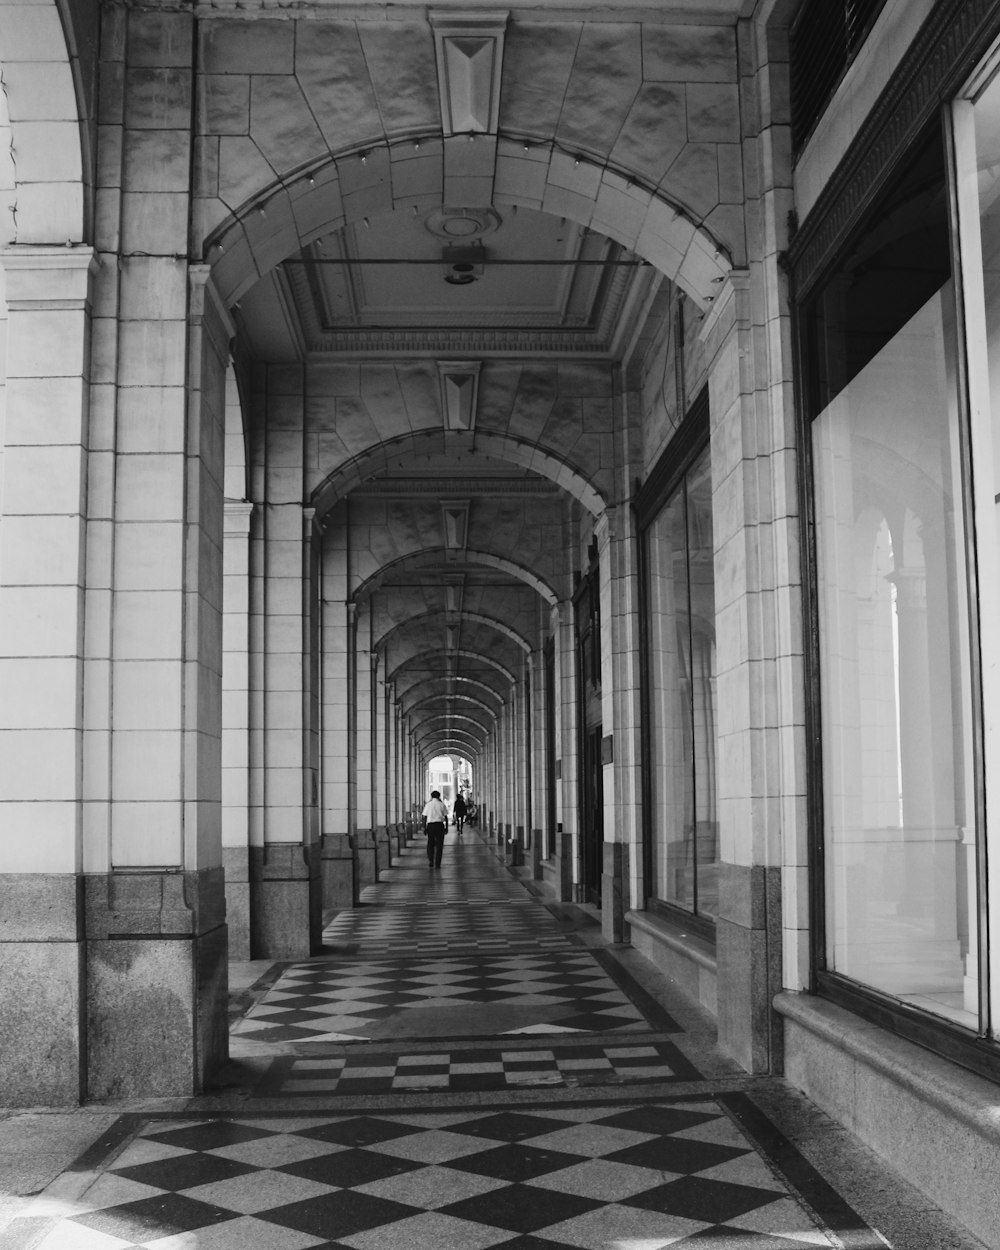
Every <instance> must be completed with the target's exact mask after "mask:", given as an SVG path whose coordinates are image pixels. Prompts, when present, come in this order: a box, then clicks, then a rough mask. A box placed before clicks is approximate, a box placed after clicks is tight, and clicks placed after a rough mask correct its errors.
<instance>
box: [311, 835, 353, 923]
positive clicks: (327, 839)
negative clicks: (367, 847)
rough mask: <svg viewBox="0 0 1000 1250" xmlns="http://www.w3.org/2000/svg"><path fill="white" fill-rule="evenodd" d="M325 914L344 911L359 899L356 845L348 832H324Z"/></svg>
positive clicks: (322, 851)
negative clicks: (355, 866) (355, 858)
mask: <svg viewBox="0 0 1000 1250" xmlns="http://www.w3.org/2000/svg"><path fill="white" fill-rule="evenodd" d="M320 855H321V860H322V877H323V914H324V915H325V914H326V913H327V912H329V911H343V910H344V908H346V907H353V906H354V905H355V903H356V902H357V901H358V891H357V883H356V881H355V872H354V847H353V845H352V843H351V835H350V834H348V833H324V834H323V841H322V850H321V851H320Z"/></svg>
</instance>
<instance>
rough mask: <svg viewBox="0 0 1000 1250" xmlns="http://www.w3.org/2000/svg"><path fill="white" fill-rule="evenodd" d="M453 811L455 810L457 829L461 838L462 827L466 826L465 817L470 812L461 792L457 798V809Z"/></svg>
mask: <svg viewBox="0 0 1000 1250" xmlns="http://www.w3.org/2000/svg"><path fill="white" fill-rule="evenodd" d="M453 810H454V816H455V828H456V829H457V830H458V833H459V837H461V835H462V826H463V825H464V824H465V817H466V815H467V813H468V810H469V809H468V808H467V807H466V806H465V799H464V798H463V797H462V792H461V791H459V793H458V794H457V796H456V797H455V807H454V809H453Z"/></svg>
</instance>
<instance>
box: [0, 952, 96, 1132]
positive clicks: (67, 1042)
mask: <svg viewBox="0 0 1000 1250" xmlns="http://www.w3.org/2000/svg"><path fill="white" fill-rule="evenodd" d="M83 970H84V961H83V952H82V948H81V945H80V943H78V942H66V941H47V942H38V941H34V942H10V941H8V942H4V943H3V944H2V945H0V1055H2V1056H3V1060H2V1062H0V1106H4V1107H39V1106H75V1105H76V1104H77V1103H78V1102H79V1100H80V1097H81V1094H82V1091H83V1083H82V1074H81V1071H80V1066H81V1062H82V1056H83V1044H82V1027H83V1025H82V1014H83V1010H84V1001H85V1000H84V990H83Z"/></svg>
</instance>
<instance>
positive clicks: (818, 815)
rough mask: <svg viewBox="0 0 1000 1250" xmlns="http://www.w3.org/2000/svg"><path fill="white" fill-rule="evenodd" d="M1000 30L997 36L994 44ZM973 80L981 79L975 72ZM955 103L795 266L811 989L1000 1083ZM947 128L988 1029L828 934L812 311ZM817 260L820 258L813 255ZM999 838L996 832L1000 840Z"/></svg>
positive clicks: (941, 107)
mask: <svg viewBox="0 0 1000 1250" xmlns="http://www.w3.org/2000/svg"><path fill="white" fill-rule="evenodd" d="M998 35H1000V31H995V32H994V34H993V36H992V38H991V42H993V41H995V39H996V38H997V36H998ZM966 76H967V77H969V76H971V71H968V73H967V75H966ZM962 98H964V92H963V91H961V90H955V91H954V93H953V95H952V101H954V100H957V99H962ZM951 110H952V102H947V103H943V104H942V103H941V102H940V101H937V102H936V104H935V108H934V110H933V112H932V114H931V115H930V117H929V118H926V119H925V121H924V125H923V126H922V127H921V128H920V129H919V130H918V131H916V132H915V133H913V134H911V136H910V138H909V141H908V142H907V143H906V145H905V147H904V149H903V150H902V151H900V152H897V153H896V159H895V160H894V161H893V163H892V166H891V168H888V169H885V170H884V171H883V173H882V176H881V177H878V178H876V179H874V181H873V183H872V184H871V185H870V186H869V188H868V195H867V197H866V211H865V212H864V213H863V214H859V215H858V216H857V217H856V218H855V219H854V221H853V222H852V225H851V228H850V230H847V231H843V232H842V233H841V236H840V238H839V240H838V244H837V246H836V248H830V249H828V250H827V252H826V255H825V256H824V258H823V263H822V264H821V265H816V266H815V267H814V268H812V269H811V270H810V269H808V268H806V267H805V266H801V265H800V268H799V270H798V272H797V271H796V266H795V263H794V261H793V264H792V271H791V276H792V286H793V298H792V301H791V303H792V317H793V343H794V352H795V394H796V408H797V414H798V430H799V438H798V462H799V503H800V516H801V518H802V543H801V549H800V559H801V574H802V588H803V608H804V611H803V643H804V676H805V688H806V700H805V705H806V711H805V716H806V735H807V771H808V778H809V781H808V822H809V905H810V916H811V920H810V984H809V990H810V992H811V993H814V994H816V995H818V996H821V997H823V998H826V999H828V1000H829V1001H831V1002H833V1003H835V1004H836V1005H838V1006H841V1007H843V1008H845V1009H846V1010H848V1011H850V1012H852V1013H853V1014H855V1015H857V1016H859V1017H861V1018H863V1019H865V1020H868V1021H869V1022H871V1023H873V1024H876V1025H877V1026H878V1027H880V1028H882V1029H885V1030H886V1031H888V1032H890V1033H893V1034H895V1035H897V1036H899V1037H901V1038H904V1039H906V1040H908V1041H911V1042H914V1043H916V1044H918V1045H920V1046H923V1047H925V1048H926V1049H929V1050H931V1051H934V1052H935V1053H937V1054H939V1055H941V1056H943V1057H944V1058H947V1059H949V1060H952V1061H954V1062H956V1063H959V1064H961V1065H962V1066H964V1067H966V1068H968V1069H970V1070H972V1071H974V1072H976V1073H979V1074H980V1075H983V1076H986V1077H988V1078H989V1079H991V1080H1000V1043H998V1039H996V1038H993V1037H991V1036H990V1027H991V1021H990V1014H989V1008H988V1002H989V990H990V984H989V979H990V961H989V951H988V945H989V915H988V911H987V890H986V886H985V884H984V882H985V877H984V870H985V857H986V853H987V826H986V823H985V787H984V770H983V705H982V689H983V688H982V681H981V663H982V652H981V628H980V620H979V611H978V600H977V578H978V577H979V566H978V560H977V552H976V525H975V517H974V500H973V492H972V481H973V476H972V448H971V441H970V437H971V431H970V399H969V361H968V356H967V350H966V335H965V332H964V331H965V298H964V293H963V285H962V254H961V238H960V236H959V229H958V226H959V220H960V215H959V213H958V205H957V203H956V190H955V183H956V180H955V152H954V133H953V128H952V111H951ZM935 127H936V128H937V129H938V132H939V135H940V142H941V144H942V148H943V155H944V176H945V183H946V192H947V196H948V204H949V223H948V228H949V241H950V262H951V280H952V283H953V289H954V314H955V318H956V337H957V339H958V342H959V351H958V353H957V362H956V363H957V369H956V380H955V397H956V401H957V405H958V424H959V454H960V457H961V466H960V467H961V479H962V500H961V509H962V514H963V526H964V530H965V536H966V538H965V555H966V560H965V565H966V567H965V586H966V596H967V601H968V621H969V649H970V668H971V671H970V685H971V690H970V695H971V699H972V730H973V737H972V743H971V768H972V770H973V789H974V818H975V823H976V839H977V856H978V869H979V871H978V876H977V900H976V908H975V910H976V914H977V916H978V922H979V923H978V935H979V936H978V941H979V954H980V960H979V967H980V984H979V987H978V988H979V1001H980V1018H979V1026H978V1029H976V1030H973V1029H971V1028H966V1027H965V1026H963V1025H961V1024H959V1023H958V1022H955V1021H952V1020H949V1019H947V1018H945V1017H941V1016H935V1015H933V1014H932V1013H930V1012H926V1011H922V1010H920V1009H919V1008H915V1007H912V1006H910V1005H909V1004H907V1003H904V1002H903V1001H901V1000H900V999H896V998H893V997H892V996H891V995H889V994H887V993H885V992H883V991H880V990H878V989H875V988H873V987H871V986H867V985H864V984H862V983H860V982H857V981H854V980H851V979H850V978H849V977H847V976H845V975H843V974H840V973H837V972H834V971H831V970H830V969H828V967H827V957H828V936H827V914H826V912H827V906H826V902H827V900H826V873H825V868H826V850H827V848H826V843H825V834H826V830H825V806H824V789H823V785H824V776H823V751H822V724H821V703H820V695H821V690H820V657H821V646H820V632H819V594H820V587H819V580H818V558H817V523H816V513H815V501H816V489H815V479H814V473H815V465H814V460H813V448H812V424H813V420H814V419H815V416H816V415H818V414H817V412H816V411H815V409H816V403H815V396H814V387H815V380H816V379H815V376H814V373H813V372H811V370H812V369H813V365H812V361H813V359H814V358H815V353H816V345H815V344H813V343H811V342H810V341H809V340H810V334H811V331H812V326H813V322H812V319H811V318H810V317H809V316H808V315H807V310H808V308H809V307H810V306H811V300H812V298H813V297H815V296H816V295H818V294H819V292H820V291H821V290H822V289H823V287H824V286H825V284H826V283H827V281H828V280H829V279H830V278H831V276H832V275H833V274H834V272H835V270H836V267H837V264H838V262H840V261H841V260H842V259H843V258H844V256H845V255H846V254H847V253H848V252H849V251H850V250H851V248H852V247H853V246H855V245H856V244H857V243H858V242H859V241H860V240H861V239H862V238H863V236H864V234H865V231H866V229H867V227H868V226H869V224H870V223H871V221H872V219H873V216H875V215H876V214H877V211H878V207H879V204H880V203H881V200H882V196H883V195H884V194H885V193H886V192H887V191H889V190H891V188H892V187H893V186H894V185H896V184H897V183H898V181H899V178H900V176H901V173H903V172H905V170H906V168H907V164H908V162H909V160H910V159H911V157H912V156H913V154H914V153H915V152H916V151H917V150H918V149H919V147H920V146H921V145H922V144H923V143H924V142H926V141H927V139H928V137H929V136H930V134H931V133H932V131H933V128H935ZM812 241H813V242H814V240H812ZM808 242H809V241H807V243H806V244H805V245H803V246H802V250H801V251H800V252H799V253H798V256H799V259H800V261H801V259H802V258H804V257H807V256H808V254H809V253H808ZM813 259H815V253H814V254H813ZM994 837H996V835H994Z"/></svg>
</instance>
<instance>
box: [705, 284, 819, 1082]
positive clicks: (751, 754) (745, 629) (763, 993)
mask: <svg viewBox="0 0 1000 1250" xmlns="http://www.w3.org/2000/svg"><path fill="white" fill-rule="evenodd" d="M702 338H703V341H704V343H705V347H706V354H707V357H708V359H709V361H710V373H709V395H710V412H711V431H712V432H711V458H712V513H713V542H714V561H715V569H716V577H715V617H716V621H715V624H716V666H717V678H716V680H717V690H718V705H719V707H720V709H725V721H724V723H723V724H722V725H721V726H720V729H719V734H718V814H719V859H720V863H719V902H718V916H717V920H716V950H717V961H718V1003H719V1041H720V1044H721V1045H722V1047H723V1048H724V1049H725V1050H727V1051H728V1052H729V1053H730V1054H732V1055H734V1056H735V1057H736V1058H737V1059H738V1060H739V1062H740V1063H742V1064H743V1066H744V1067H746V1068H747V1069H748V1070H749V1071H751V1072H761V1071H767V1070H768V1068H769V1067H770V1065H771V1063H772V1058H773V1055H774V1054H775V1049H774V1048H775V1047H776V1046H777V1045H778V1042H779V1027H778V1022H777V1020H776V1018H775V1017H774V1015H773V1013H772V1010H771V999H772V998H773V996H774V994H775V993H776V992H777V990H778V989H779V988H780V985H781V909H780V897H781V895H780V886H781V867H780V865H781V845H780V837H779V835H780V821H779V818H778V804H779V802H780V795H781V793H783V792H785V791H783V790H782V789H780V788H778V789H776V790H772V788H771V783H772V781H773V782H775V783H776V782H778V767H777V761H778V760H779V758H780V757H781V756H782V754H783V748H782V736H783V735H785V734H789V733H791V732H793V731H794V729H795V726H793V725H788V726H787V727H784V726H782V727H779V726H777V725H775V723H774V720H773V718H772V717H771V716H769V707H770V706H772V704H774V702H775V701H776V698H777V694H776V690H775V687H776V683H777V665H776V659H777V657H776V655H775V641H774V640H775V637H776V630H775V619H774V618H775V614H776V603H777V596H778V593H779V591H778V590H777V589H776V586H775V581H776V576H777V575H778V573H780V572H781V571H782V566H779V565H777V564H776V563H775V562H774V560H773V555H772V544H774V543H775V542H776V540H777V538H778V535H777V532H776V531H777V530H778V528H779V522H780V524H781V528H782V529H784V530H785V531H786V532H787V529H786V527H787V524H788V520H787V517H786V518H780V517H779V515H778V514H779V511H781V510H787V509H789V508H792V507H794V506H795V503H794V493H793V494H792V496H791V497H789V496H788V495H787V494H786V495H785V496H784V497H782V498H780V499H779V498H776V497H775V496H774V495H771V494H770V493H769V483H768V477H767V470H768V469H771V468H773V471H775V472H783V471H785V470H786V469H790V465H791V464H793V463H794V456H793V455H792V454H791V453H788V455H787V457H786V455H785V453H783V452H782V451H781V450H780V449H779V448H776V447H775V446H774V439H773V434H772V431H770V430H769V429H767V428H766V421H765V422H761V421H759V419H758V418H759V412H760V409H761V405H760V404H758V402H757V399H756V397H755V396H754V394H753V392H752V390H749V389H747V388H746V387H744V385H743V382H744V379H747V378H750V379H752V378H753V370H752V367H751V366H750V365H749V364H747V363H746V362H747V361H748V360H751V359H752V358H753V356H754V343H755V336H754V331H753V329H752V327H751V301H750V291H749V282H748V277H747V275H746V274H744V273H734V274H732V275H730V278H729V279H728V280H727V283H726V285H725V287H724V288H723V289H722V290H721V291H720V293H719V295H718V296H717V298H716V302H715V304H714V306H713V310H712V313H711V314H710V315H709V316H708V317H706V319H705V324H704V328H703V330H702ZM769 457H774V458H776V460H777V461H778V462H779V463H777V464H775V465H774V466H771V465H770V464H769V463H768V458H769ZM772 510H773V514H772ZM783 571H784V574H785V576H786V577H787V576H788V575H791V576H793V577H794V576H796V573H795V571H794V570H792V569H790V568H789V562H788V553H787V552H786V553H785V559H784V561H783ZM780 593H786V591H784V590H782V591H781V592H780ZM798 679H799V680H801V674H800V675H799V678H798ZM787 792H788V793H793V792H794V791H791V790H790V791H787Z"/></svg>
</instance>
